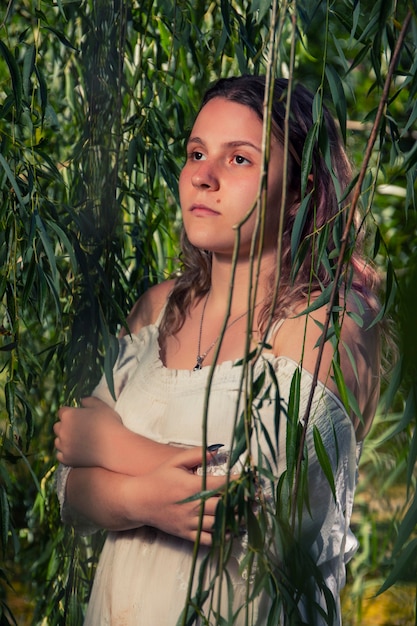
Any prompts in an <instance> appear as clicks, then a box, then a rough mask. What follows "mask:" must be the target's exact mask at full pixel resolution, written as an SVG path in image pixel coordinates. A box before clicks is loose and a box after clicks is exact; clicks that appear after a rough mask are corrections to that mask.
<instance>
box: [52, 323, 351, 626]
mask: <svg viewBox="0 0 417 626" xmlns="http://www.w3.org/2000/svg"><path fill="white" fill-rule="evenodd" d="M158 334H159V329H158V326H157V325H150V326H147V327H145V328H143V329H142V330H141V331H140V332H139V334H138V335H137V336H132V337H129V336H127V337H124V338H123V339H121V340H120V349H119V356H118V360H117V363H116V366H115V369H114V384H115V390H116V397H117V401H116V402H114V400H113V399H112V397H111V395H110V393H109V391H108V388H107V385H106V383H105V381H104V380H102V381H101V383H100V384H99V385H98V386H97V388H96V390H95V392H94V395H95V396H96V397H98V398H100V399H102V400H104V401H105V402H106V403H108V404H109V405H111V406H114V408H115V409H116V411H117V412H118V413H119V414H120V415H121V417H122V419H123V422H124V424H125V425H126V426H127V427H128V428H130V429H131V430H133V431H135V432H137V433H140V434H141V435H143V436H145V437H149V438H151V439H153V440H155V441H158V442H161V443H167V444H174V445H178V446H196V445H197V446H198V445H201V443H202V419H203V417H202V416H203V413H204V408H203V407H204V398H205V389H206V387H207V381H208V378H209V375H210V369H211V368H210V367H209V366H207V367H203V368H202V369H201V370H200V371H192V370H191V371H189V370H172V369H167V368H166V367H165V366H164V365H163V363H162V362H161V360H160V357H159V344H158ZM254 369H255V372H254V377H255V378H257V377H258V376H259V375H261V374H262V372H264V373H265V380H264V383H263V386H262V390H263V391H262V393H264V395H265V399H264V401H263V402H262V403H261V405H260V404H259V403H258V405H259V406H258V407H257V408H256V410H255V422H256V425H255V429H254V431H257V433H258V434H257V442H259V443H260V448H261V449H262V453H261V454H262V455H265V456H264V457H263V458H262V459H261V458H258V462H259V463H262V464H263V465H264V466H265V465H267V464H268V462H269V463H270V466H271V469H272V471H273V473H274V476H275V477H276V478H278V476H280V475H281V473H282V472H283V471H284V469H285V459H286V443H285V432H286V419H287V417H286V408H287V399H288V397H289V393H290V385H291V381H292V379H293V376H294V373H295V371H296V370H297V364H296V363H294V362H293V361H291V360H288V359H287V358H283V357H278V358H277V357H274V356H273V355H271V354H270V353H266V354H265V355H264V356H263V357H261V358H260V359H259V360H258V362H257V363H256V365H255V368H254ZM271 370H273V372H275V376H276V379H277V381H278V385H279V394H278V396H277V397H279V398H280V400H279V402H280V406H281V411H280V413H279V415H280V419H279V427H278V429H277V422H276V413H275V407H276V401H275V400H274V396H275V395H276V394H277V390H276V385H273V384H272V385H271V381H272V379H273V376H271ZM241 375H242V367H241V365H238V364H234V363H232V362H230V361H227V362H223V363H220V364H218V365H217V366H216V367H215V369H214V376H213V380H212V384H211V391H210V401H209V408H208V418H207V442H208V444H216V443H222V444H224V449H225V450H227V449H230V448H231V446H232V442H233V434H234V432H233V431H234V423H235V416H236V405H237V404H238V402H237V400H238V398H239V397H240V396H241V394H240V392H239V388H240V382H241ZM301 380H302V384H301V397H300V405H301V407H300V413H299V414H300V419H301V418H302V416H303V407H304V406H305V403H306V401H307V397H308V393H309V389H310V386H311V380H312V379H311V375H310V374H309V373H308V372H305V371H303V372H302V376H301ZM268 398H269V399H268ZM255 404H256V403H255ZM238 413H239V412H238ZM261 423H262V428H263V429H265V430H266V431H267V432H268V435H269V437H270V441H277V442H278V443H277V448H278V449H277V460H274V459H273V457H272V455H271V453H270V449H269V445H268V443H267V438H266V436H265V430H261V428H260V425H261ZM313 426H316V427H317V428H318V430H319V431H320V434H321V437H322V440H323V443H324V446H325V448H326V450H327V454H328V456H329V459H330V462H331V465H332V468H333V473H334V475H335V487H336V501H335V499H334V498H333V496H332V493H331V490H330V487H329V482H328V480H327V479H326V478H325V476H324V474H323V472H322V470H321V468H320V464H319V462H318V459H317V455H316V453H315V448H314V443H313V435H312V430H313ZM255 448H256V449H259V447H257V446H255ZM307 450H308V459H309V462H308V467H309V470H308V474H309V494H310V512H307V511H305V515H304V517H303V522H302V542H303V544H304V545H306V546H308V550H309V553H310V555H311V556H312V558H313V559H314V561H315V562H316V563H317V565H318V566H319V568H320V571H321V572H322V574H323V577H324V580H325V583H326V584H327V586H328V588H329V589H330V590H331V592H332V593H333V596H334V598H335V601H336V616H335V619H334V621H333V624H334V625H338V624H340V623H341V617H340V607H339V600H338V597H339V591H340V589H341V587H342V586H343V585H344V582H345V565H346V562H347V561H348V560H349V559H350V558H351V556H352V555H353V554H354V552H355V550H356V548H357V541H356V539H355V538H354V536H353V535H352V533H351V531H350V529H349V521H350V515H351V510H352V501H353V494H354V489H355V484H356V473H357V456H358V455H357V446H356V443H355V435H354V431H353V427H352V423H351V420H350V419H349V417H348V415H347V414H346V412H345V410H344V408H343V407H342V405H341V403H340V401H339V400H338V399H337V398H336V396H334V395H333V394H332V393H331V392H330V391H329V390H328V389H327V388H326V387H324V386H323V385H322V384H320V383H319V384H318V386H317V387H316V390H315V394H314V401H313V406H312V411H311V414H310V419H309V426H308V432H307ZM68 471H70V468H65V467H63V466H61V468H60V471H59V473H58V476H59V478H58V496H59V498H60V501H61V505H62V517H63V519H64V521H66V522H69V523H72V524H74V525H75V526H77V520H76V519H74V517H73V514H72V512H71V510H69V507H68V505H67V504H66V503H65V482H66V476H67V474H68ZM272 493H273V491H272V490H271V489H270V490H269V494H270V496H271V497H272ZM79 530H80V532H88V531H89V530H91V528H90V529H89V528H83V527H82V526H81V527H79ZM192 553H193V544H192V543H191V542H188V541H186V540H182V539H179V538H176V537H172V536H170V535H167V534H166V533H164V532H161V531H159V530H157V529H154V528H150V527H141V528H138V529H136V530H131V531H124V532H109V533H108V536H107V538H106V541H105V545H104V548H103V551H102V554H101V557H100V562H99V565H98V569H97V572H96V576H95V581H94V585H93V590H92V594H91V598H90V602H89V606H88V610H87V615H86V618H85V626H109V625H111V626H142V625H143V626H175V625H176V624H177V621H178V618H179V616H180V614H181V612H182V610H183V607H184V603H185V600H186V597H187V589H188V584H189V578H190V567H191V563H192ZM246 553H247V536H246V535H244V534H243V536H242V537H241V539H235V540H234V546H233V550H232V555H231V558H230V560H229V563H228V567H227V569H228V575H229V576H230V580H231V581H232V583H233V588H234V600H233V610H234V611H237V610H238V609H239V607H242V606H244V605H245V598H246V594H247V585H248V580H247V578H248V576H247V572H246V570H245V568H242V567H241V568H239V565H240V563H241V562H242V560H243V559H244V557H245V555H246ZM206 554H207V549H205V548H201V549H200V551H199V557H198V562H197V569H196V575H195V576H194V580H195V581H196V580H197V578H198V571H199V566H200V564H201V561H202V559H203V558H204V556H205V555H206ZM214 576H215V566H214V565H213V566H212V567H209V568H208V570H207V572H206V575H205V581H206V582H207V581H210V580H211V579H212V578H213V577H214ZM195 587H196V582H195V583H194V590H195ZM222 589H223V594H222V599H221V602H220V606H221V610H222V614H223V617H224V618H225V621H224V622H221V621H220V619H218V618H216V617H214V616H213V614H211V615H210V617H209V618H208V619H207V621H204V619H201V620H197V621H196V622H193V623H196V624H206V623H207V624H220V623H224V624H230V625H232V624H234V625H235V624H236V625H240V624H246V623H248V624H256V625H258V626H260V625H263V624H266V623H267V617H266V616H267V614H268V610H269V607H270V598H269V597H268V595H267V594H263V595H262V596H261V597H260V599H257V600H256V601H254V602H253V603H252V604H251V605H250V609H249V614H250V617H249V620H248V622H246V621H245V619H246V615H245V609H242V610H241V611H240V612H238V613H236V614H235V615H234V617H232V613H230V611H229V609H230V607H229V606H228V598H227V585H226V584H225V583H224V584H223V586H222ZM319 595H320V594H318V598H319ZM223 596H224V597H223ZM319 602H322V604H323V601H322V598H321V600H320V598H319ZM201 604H203V602H202V601H201ZM207 606H208V605H206V604H205V605H204V611H205V615H208V613H209V609H208V608H207ZM216 606H217V605H216ZM309 623H310V624H312V622H311V621H310V622H309ZM316 623H317V624H319V623H320V624H321V623H322V622H321V621H320V620H317V622H316ZM323 623H324V622H323Z"/></svg>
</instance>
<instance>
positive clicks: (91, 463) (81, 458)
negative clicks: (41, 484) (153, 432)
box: [54, 398, 225, 545]
mask: <svg viewBox="0 0 417 626" xmlns="http://www.w3.org/2000/svg"><path fill="white" fill-rule="evenodd" d="M58 415H59V421H58V422H57V423H56V424H55V425H54V432H55V436H56V438H55V447H56V450H57V459H58V461H59V462H60V463H64V464H65V465H69V466H71V467H72V468H73V469H72V470H71V472H70V473H69V476H68V481H67V485H66V502H67V505H68V506H69V507H70V508H71V509H72V510H74V511H75V512H76V513H78V514H80V515H82V516H83V517H86V518H88V519H89V520H90V521H91V522H92V523H94V524H95V525H97V526H100V527H102V528H106V529H108V530H128V529H132V528H137V527H139V526H142V525H150V526H154V527H156V528H158V529H159V530H163V531H165V532H167V533H169V534H172V535H176V536H178V537H182V538H184V539H188V540H190V541H194V540H195V539H196V536H197V534H198V528H199V523H200V511H201V500H200V499H196V500H193V501H191V502H185V503H184V502H183V501H184V500H186V499H187V498H190V497H191V496H194V495H195V494H197V493H199V492H200V491H201V490H202V478H201V476H197V475H196V474H194V473H193V469H194V468H195V467H196V466H198V465H201V463H202V457H203V454H204V453H203V449H202V448H191V449H182V448H178V447H175V446H170V445H166V444H160V443H157V442H154V441H151V440H149V439H147V438H145V437H142V436H141V435H138V434H136V433H133V432H132V431H130V430H129V429H127V428H126V427H125V426H124V425H123V424H122V422H121V420H120V417H119V416H118V414H117V413H116V412H115V411H113V409H111V408H110V407H109V406H107V405H106V404H105V403H104V402H102V401H100V400H98V399H96V398H87V399H86V400H84V401H83V403H82V406H81V407H80V408H73V407H63V408H61V409H60V411H59V414H58ZM206 454H207V455H208V456H209V455H210V454H212V453H209V452H207V453H206ZM224 483H225V478H224V477H216V476H208V477H207V478H206V484H205V488H206V489H209V490H213V491H217V490H218V491H219V492H220V490H221V488H222V486H223V485H224ZM218 499H219V496H212V497H210V498H208V499H207V500H205V504H204V514H203V518H202V532H201V535H200V543H201V544H202V545H210V544H211V528H212V526H213V523H214V515H215V511H216V506H217V503H218Z"/></svg>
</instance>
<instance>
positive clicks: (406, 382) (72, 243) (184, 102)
mask: <svg viewBox="0 0 417 626" xmlns="http://www.w3.org/2000/svg"><path fill="white" fill-rule="evenodd" d="M278 9H279V12H278V24H277V26H276V28H275V29H274V30H275V33H273V34H275V42H276V45H277V59H276V71H277V73H278V74H280V75H284V76H288V75H289V74H290V73H291V75H293V76H294V77H295V78H296V79H297V80H300V81H302V82H303V83H305V84H306V86H308V87H309V88H310V89H312V90H313V91H314V92H317V93H323V94H324V95H325V97H326V99H327V100H328V102H329V104H330V106H331V108H332V110H333V112H334V115H335V116H336V117H337V119H338V121H339V123H340V125H341V130H342V132H343V134H344V135H345V137H346V142H347V145H348V148H349V151H350V154H351V156H352V160H353V162H354V164H355V167H356V169H357V170H358V171H359V170H360V168H361V166H362V163H363V161H364V154H365V150H366V145H367V143H368V141H369V138H370V137H371V135H372V129H373V128H374V121H375V119H376V111H377V108H378V106H379V105H380V102H381V98H382V94H383V87H384V84H385V81H386V77H387V75H388V71H389V67H390V64H391V61H392V58H393V55H394V50H395V48H396V46H397V44H398V47H399V56H398V62H397V63H396V66H395V71H394V73H393V77H392V80H390V81H389V92H388V97H387V101H386V103H384V102H383V104H385V106H384V110H383V116H382V119H381V120H380V121H379V122H378V125H377V127H376V128H375V130H376V136H375V138H376V141H375V144H374V145H373V149H372V152H371V158H370V162H369V164H368V163H367V164H366V165H367V167H366V176H365V180H364V183H363V185H362V198H361V201H362V205H363V207H364V210H365V213H366V214H367V219H368V221H369V222H370V224H371V231H370V235H369V241H368V244H369V253H370V255H371V256H373V257H374V259H375V262H376V264H377V266H378V268H379V269H380V272H381V275H383V276H384V277H385V278H386V281H385V285H386V287H385V293H384V294H382V298H383V303H384V307H385V309H386V312H387V314H388V315H389V316H390V318H391V319H392V324H393V327H394V330H395V337H396V343H397V346H398V357H399V358H398V361H397V363H396V365H395V367H393V368H391V369H390V370H387V371H388V372H389V373H388V374H387V376H386V377H385V379H384V381H383V385H382V396H381V403H380V408H379V411H378V415H377V418H376V420H375V423H374V427H373V430H372V433H371V435H370V436H369V437H368V439H367V441H366V444H365V449H364V454H363V457H362V462H361V470H360V472H361V482H360V487H359V490H358V493H357V499H356V506H355V511H354V520H353V521H354V526H355V531H356V532H357V534H358V536H359V538H360V540H361V550H360V551H359V553H358V555H357V556H356V557H355V559H354V560H353V562H352V564H351V565H350V567H349V573H348V583H349V584H348V587H347V591H346V593H345V594H344V597H343V607H344V608H343V611H344V621H345V624H347V625H349V624H350V625H352V626H353V625H359V624H363V625H371V624H372V625H376V624H387V625H388V624H389V625H392V624H398V625H400V624H407V625H408V624H410V625H411V624H415V623H417V622H416V616H415V600H416V578H417V576H416V572H417V536H416V533H415V527H416V524H417V499H416V488H415V487H416V459H417V430H416V421H417V412H416V393H417V372H416V369H417V348H416V346H417V324H416V322H415V311H416V308H417V248H416V241H417V238H416V236H417V220H416V203H415V192H416V163H417V141H416V139H417V131H416V119H417V103H416V92H417V72H416V69H417V54H416V42H417V19H416V4H415V1H414V2H413V1H412V0H410V1H408V2H406V1H405V0H400V1H398V2H390V1H389V0H388V1H387V0H377V1H376V2H375V1H372V2H371V1H370V0H366V1H357V2H353V1H350V0H339V1H338V2H333V3H331V2H323V1H321V0H316V1H311V0H304V2H301V1H300V2H298V3H295V2H284V1H282V2H280V3H278ZM270 20H271V11H270V2H266V1H265V0H254V1H253V2H251V3H247V2H244V1H243V0H235V1H230V0H229V1H226V0H213V1H212V2H209V1H208V0H195V1H191V0H177V1H176V2H171V1H168V0H167V1H166V2H165V1H163V0H155V1H154V2H151V1H150V0H144V1H133V2H123V1H121V0H119V1H118V0H113V1H110V0H96V1H93V0H75V1H71V0H57V1H56V2H53V1H51V0H45V1H41V0H37V1H35V0H20V1H19V2H13V0H9V2H7V3H3V5H2V8H1V9H0V29H1V30H0V220H1V228H0V311H1V313H0V315H1V316H0V335H1V338H0V339H1V341H0V387H1V395H0V398H1V399H0V436H1V441H0V511H1V520H0V551H1V561H0V624H2V625H3V624H14V623H17V624H51V625H52V624H80V623H81V619H82V611H83V602H84V600H85V599H86V597H87V595H88V591H89V585H90V583H91V578H92V574H93V572H94V564H95V562H96V556H97V553H98V551H99V549H100V546H101V541H102V537H101V536H99V535H97V536H94V537H93V538H90V539H89V540H86V539H81V538H79V537H74V536H73V535H72V533H71V531H69V530H68V529H64V528H63V527H62V525H61V523H60V520H59V512H58V507H57V501H56V496H55V492H54V472H55V468H56V463H55V459H54V456H53V434H52V426H53V423H54V421H55V420H56V412H57V409H58V407H59V406H60V405H62V404H63V403H64V402H65V403H68V402H76V401H77V400H78V399H79V398H80V397H82V396H83V395H84V394H86V393H88V391H89V390H90V389H91V387H92V386H93V385H94V384H95V382H96V381H97V379H98V377H99V376H100V374H101V372H102V371H103V369H104V371H108V370H109V368H110V366H111V363H112V357H113V355H114V341H115V340H114V338H113V337H114V334H115V333H117V331H118V329H119V328H120V327H121V325H123V324H124V323H125V320H124V315H125V314H126V313H127V312H128V311H129V309H130V307H131V306H132V304H133V302H134V301H135V300H136V299H137V297H138V296H139V295H140V294H141V293H143V291H144V290H146V289H147V288H148V287H149V286H150V285H152V284H154V283H155V282H157V281H160V280H162V279H164V278H165V277H167V276H168V275H170V274H172V273H173V272H175V271H176V270H177V268H178V259H177V256H176V255H177V240H178V232H179V211H178V197H177V183H176V181H177V177H178V172H179V170H180V167H181V164H182V161H183V153H184V138H185V137H186V135H187V132H188V130H189V128H190V125H191V123H192V119H193V114H194V112H195V110H196V108H197V107H198V105H199V101H200V98H201V95H202V93H203V91H204V90H205V88H206V87H207V86H208V84H209V83H210V82H211V81H213V80H214V79H216V78H218V77H220V76H224V75H232V74H238V73H243V72H251V73H252V72H255V73H265V70H266V67H267V64H268V58H269V56H268V55H269V52H270V48H271V45H272V44H271V23H270ZM292 45H294V52H295V54H294V56H293V57H292V56H291V53H290V51H291V49H292ZM387 355H388V360H389V361H392V358H391V353H390V352H388V348H387ZM391 365H392V363H391ZM377 592H380V593H379V595H375V594H376V593H377Z"/></svg>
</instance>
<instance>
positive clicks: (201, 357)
mask: <svg viewBox="0 0 417 626" xmlns="http://www.w3.org/2000/svg"><path fill="white" fill-rule="evenodd" d="M209 295H210V291H209V292H208V294H207V297H206V299H205V301H204V305H203V310H202V311H201V319H200V332H199V333H198V345H197V359H196V360H197V362H196V364H195V365H194V367H193V372H195V371H197V370H201V369H202V367H203V361H204V359H205V358H206V356H207V355H208V353H209V352H210V350H212V349H213V348H214V346H215V345H216V343H217V342H218V340H219V339H220V335H218V336H217V337H216V339H215V340H214V341H213V343H211V344H210V345H209V347H208V348H207V350H206V351H205V352H203V354H201V334H202V332H203V322H204V313H205V312H206V306H207V302H208V299H209ZM247 313H248V312H247V311H245V312H244V313H241V314H240V315H239V316H238V317H236V318H235V319H234V320H233V321H232V322H230V324H228V325H227V326H226V328H225V329H224V332H226V330H227V329H228V328H230V327H231V326H233V324H236V322H238V321H239V320H240V319H242V317H245V315H247Z"/></svg>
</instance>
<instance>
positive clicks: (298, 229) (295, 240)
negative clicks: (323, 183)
mask: <svg viewBox="0 0 417 626" xmlns="http://www.w3.org/2000/svg"><path fill="white" fill-rule="evenodd" d="M312 193H313V192H312V191H310V192H309V193H308V194H307V195H306V196H305V197H304V198H303V200H302V202H301V204H300V207H299V209H298V211H297V215H296V216H295V220H294V224H293V228H292V232H291V260H292V262H294V260H295V256H296V254H297V251H298V248H299V245H300V241H301V239H302V234H303V228H304V225H305V223H306V219H307V215H308V211H309V209H310V201H311V195H312Z"/></svg>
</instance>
